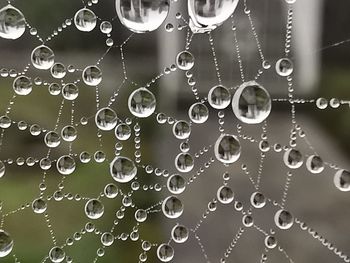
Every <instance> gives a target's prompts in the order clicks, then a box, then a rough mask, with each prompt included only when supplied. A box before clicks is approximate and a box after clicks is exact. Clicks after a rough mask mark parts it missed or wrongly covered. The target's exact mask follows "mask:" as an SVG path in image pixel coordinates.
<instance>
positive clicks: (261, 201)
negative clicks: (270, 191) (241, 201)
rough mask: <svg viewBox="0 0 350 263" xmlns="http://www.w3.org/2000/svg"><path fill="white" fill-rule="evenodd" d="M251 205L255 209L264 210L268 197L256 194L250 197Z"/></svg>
mask: <svg viewBox="0 0 350 263" xmlns="http://www.w3.org/2000/svg"><path fill="white" fill-rule="evenodd" d="M250 203H251V204H252V206H254V207H255V208H263V207H264V206H265V205H266V197H265V196H264V195H263V194H262V193H260V192H254V193H253V194H252V195H251V196H250Z"/></svg>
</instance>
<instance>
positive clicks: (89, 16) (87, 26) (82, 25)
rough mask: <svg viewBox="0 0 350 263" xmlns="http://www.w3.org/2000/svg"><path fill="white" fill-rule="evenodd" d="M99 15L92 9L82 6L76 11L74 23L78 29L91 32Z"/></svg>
mask: <svg viewBox="0 0 350 263" xmlns="http://www.w3.org/2000/svg"><path fill="white" fill-rule="evenodd" d="M96 22H97V17H96V15H95V13H94V12H92V11H91V10H90V9H87V8H82V9H80V10H79V11H78V12H76V13H75V16H74V24H75V26H76V27H77V29H78V30H80V31H83V32H90V31H92V30H93V29H94V28H95V27H96Z"/></svg>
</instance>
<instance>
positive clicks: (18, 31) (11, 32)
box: [0, 4, 26, 39]
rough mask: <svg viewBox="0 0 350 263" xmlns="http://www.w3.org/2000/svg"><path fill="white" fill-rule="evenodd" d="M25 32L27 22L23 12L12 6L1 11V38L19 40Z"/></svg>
mask: <svg viewBox="0 0 350 263" xmlns="http://www.w3.org/2000/svg"><path fill="white" fill-rule="evenodd" d="M25 30H26V21H25V18H24V15H23V14H22V12H21V11H19V10H18V9H17V8H15V7H13V6H12V5H10V4H9V5H7V6H5V7H3V8H1V9H0V37H2V38H5V39H17V38H20V37H21V36H22V35H23V33H24V31H25Z"/></svg>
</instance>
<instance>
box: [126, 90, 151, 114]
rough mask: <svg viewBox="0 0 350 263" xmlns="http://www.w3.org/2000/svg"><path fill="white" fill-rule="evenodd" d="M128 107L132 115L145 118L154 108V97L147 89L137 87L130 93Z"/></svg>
mask: <svg viewBox="0 0 350 263" xmlns="http://www.w3.org/2000/svg"><path fill="white" fill-rule="evenodd" d="M128 107H129V110H130V112H131V114H132V115H134V116H136V117H138V118H147V117H149V116H151V115H152V114H153V113H154V111H155V109H156V98H155V96H154V95H153V93H152V92H150V91H149V90H148V89H146V88H139V89H137V90H135V91H134V92H133V93H131V94H130V96H129V99H128Z"/></svg>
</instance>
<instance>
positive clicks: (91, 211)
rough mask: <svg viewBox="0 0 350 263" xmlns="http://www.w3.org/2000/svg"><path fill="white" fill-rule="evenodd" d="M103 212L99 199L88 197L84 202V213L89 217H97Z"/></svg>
mask: <svg viewBox="0 0 350 263" xmlns="http://www.w3.org/2000/svg"><path fill="white" fill-rule="evenodd" d="M103 213H104V206H103V204H102V203H101V201H100V200H97V199H90V200H89V201H87V202H86V204H85V215H86V216H87V217H88V218H90V219H99V218H100V217H101V216H102V215H103Z"/></svg>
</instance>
